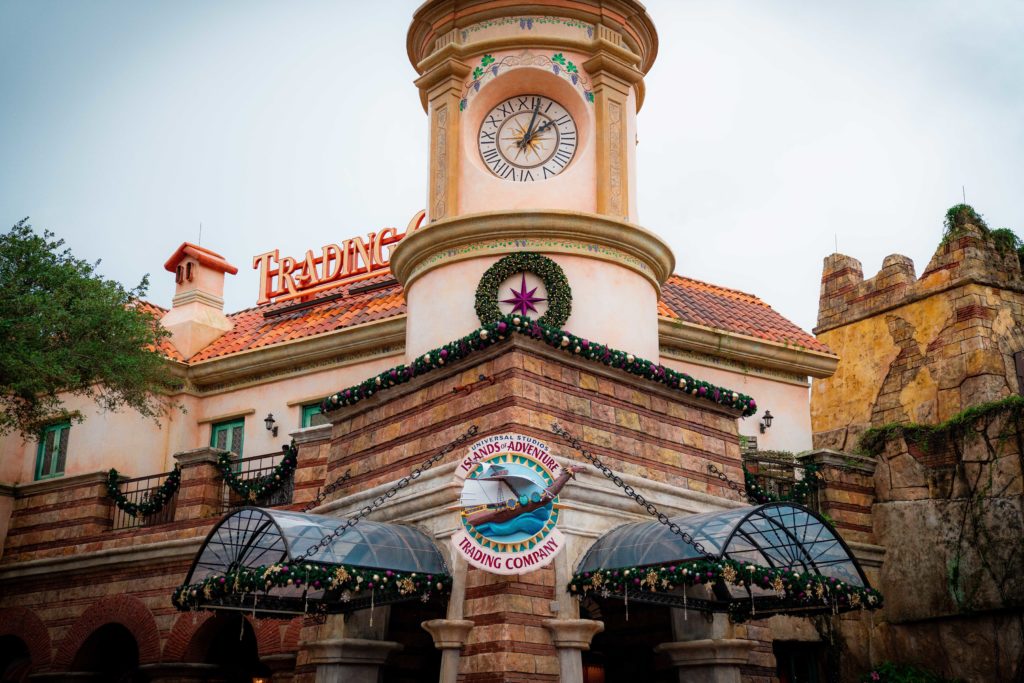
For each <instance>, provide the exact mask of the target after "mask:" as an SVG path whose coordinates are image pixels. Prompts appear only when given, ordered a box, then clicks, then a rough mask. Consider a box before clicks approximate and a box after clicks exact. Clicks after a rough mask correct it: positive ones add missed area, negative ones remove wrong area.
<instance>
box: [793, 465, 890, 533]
mask: <svg viewBox="0 0 1024 683" xmlns="http://www.w3.org/2000/svg"><path fill="white" fill-rule="evenodd" d="M800 462H801V463H803V464H804V465H818V466H820V467H822V468H823V470H822V474H823V475H824V476H825V479H826V481H827V484H825V485H823V486H821V487H819V488H818V509H819V510H821V512H824V513H827V514H828V515H829V516H830V517H832V519H833V521H834V522H835V526H836V529H837V530H838V531H839V533H841V534H842V535H843V539H844V540H845V541H847V542H850V541H858V542H861V543H875V542H876V538H875V533H874V526H873V522H872V517H871V506H872V505H874V503H875V500H876V495H875V467H876V465H877V461H876V460H875V459H874V458H866V457H864V456H862V455H853V454H850V453H843V452H840V451H833V450H829V449H827V448H821V449H817V450H813V451H811V452H810V453H808V454H806V455H802V456H800ZM830 465H831V466H832V467H829V466H830ZM890 466H891V464H890Z"/></svg>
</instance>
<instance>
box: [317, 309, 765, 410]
mask: <svg viewBox="0 0 1024 683" xmlns="http://www.w3.org/2000/svg"><path fill="white" fill-rule="evenodd" d="M513 334H521V335H523V336H526V337H530V338H532V339H537V340H539V341H542V342H544V343H545V344H547V345H548V346H553V347H554V348H556V349H559V350H560V351H562V352H564V353H568V354H573V355H575V356H578V357H580V358H584V359H586V360H589V361H592V362H594V363H601V364H603V365H607V366H610V367H613V368H618V369H620V370H623V371H625V372H628V373H630V374H633V375H638V376H640V377H643V378H644V379H647V380H649V381H651V382H658V383H660V384H664V385H665V386H667V387H669V388H671V389H675V390H676V391H680V392H682V393H684V394H689V395H691V396H692V397H693V398H696V399H699V400H702V401H709V402H711V403H717V404H719V405H722V406H726V407H729V408H733V409H735V410H739V411H740V412H741V414H742V415H743V416H744V417H748V416H750V415H753V414H754V413H756V412H757V403H756V402H755V401H754V399H753V398H751V397H750V396H747V395H745V394H741V393H739V392H736V391H732V390H731V389H726V388H725V387H719V386H715V385H714V384H711V383H710V382H704V381H701V380H699V379H694V378H693V377H691V376H690V375H687V374H686V373H683V372H676V371H675V370H672V369H670V368H667V367H665V366H664V365H660V364H657V363H654V362H652V361H649V360H645V359H643V358H639V357H636V356H634V355H633V354H631V353H627V352H625V351H620V350H618V349H613V348H611V347H610V346H605V345H604V344H599V343H597V342H592V341H590V340H588V339H584V338H583V337H578V336H576V335H574V334H572V333H570V332H566V331H564V330H560V329H558V328H555V327H548V326H547V325H543V324H541V323H539V322H535V321H533V320H531V319H530V318H527V317H525V316H519V315H507V316H505V317H503V318H501V319H500V320H497V321H495V322H491V323H488V324H486V325H484V326H483V327H480V328H477V329H476V330H474V331H473V332H471V333H470V334H468V335H466V336H465V337H463V338H461V339H457V340H455V341H453V342H449V343H447V344H445V345H444V346H442V347H439V348H436V349H433V350H431V351H428V352H427V353H424V354H423V355H421V356H418V357H417V358H416V360H414V361H413V362H412V363H411V364H409V365H399V366H397V367H394V368H391V369H390V370H385V371H384V372H382V373H380V374H379V375H376V376H374V377H371V378H370V379H367V380H365V381H363V382H361V383H360V384H357V385H355V386H352V387H349V388H348V389H343V390H342V391H339V392H337V393H334V394H331V395H330V396H328V397H327V398H326V399H324V401H323V403H321V404H320V408H321V410H322V411H323V412H325V413H329V412H331V411H332V410H337V409H338V408H340V407H342V406H349V405H354V404H356V403H358V402H359V401H362V400H363V399H366V398H369V397H370V396H373V395H374V394H375V393H377V392H379V391H383V390H385V389H387V388H388V387H393V386H396V385H398V384H404V383H405V382H408V381H410V380H411V379H412V378H413V377H417V376H419V375H422V374H425V373H427V372H431V371H433V370H436V369H438V368H439V367H441V366H443V365H444V364H445V363H451V362H453V361H457V360H459V359H460V358H465V357H466V356H469V355H470V354H472V353H474V352H475V351H479V350H480V349H484V348H487V347H488V346H491V345H493V344H497V343H500V342H502V341H504V340H506V339H508V338H509V337H511V336H512V335H513Z"/></svg>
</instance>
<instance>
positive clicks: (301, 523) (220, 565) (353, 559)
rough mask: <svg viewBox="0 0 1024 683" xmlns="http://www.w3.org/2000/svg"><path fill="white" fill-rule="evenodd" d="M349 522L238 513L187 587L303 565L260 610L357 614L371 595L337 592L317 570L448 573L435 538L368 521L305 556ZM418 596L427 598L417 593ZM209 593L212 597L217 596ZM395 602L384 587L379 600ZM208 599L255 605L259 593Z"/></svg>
mask: <svg viewBox="0 0 1024 683" xmlns="http://www.w3.org/2000/svg"><path fill="white" fill-rule="evenodd" d="M344 523H345V520H344V519H340V518H338V517H329V516H326V515H311V514H304V513H299V512H287V511H282V510H270V509H263V508H251V507H250V508H242V509H240V510H237V511H236V512H234V513H232V514H230V515H228V516H227V517H225V518H224V519H223V520H221V521H220V523H219V524H217V526H215V527H214V528H213V530H212V531H211V532H210V534H209V536H207V538H206V541H205V542H204V543H203V546H202V548H200V550H199V553H198V555H197V556H196V559H195V561H194V562H193V563H192V568H191V569H190V570H189V573H188V576H187V577H186V579H185V587H193V588H197V589H199V590H198V592H199V593H200V594H201V593H202V587H203V586H204V581H220V582H221V583H222V584H223V583H224V582H225V579H223V578H219V577H225V576H236V575H238V574H239V573H242V574H247V573H248V574H250V575H262V576H265V575H263V574H261V572H263V571H266V570H265V568H267V567H272V566H280V565H285V566H288V565H289V564H291V563H295V564H294V568H293V571H294V576H295V577H296V579H297V580H296V581H295V585H292V582H291V581H289V582H288V585H285V586H274V587H272V588H270V587H269V586H270V584H269V583H268V584H267V586H268V589H267V590H266V591H265V592H263V591H260V596H259V600H258V601H259V602H260V603H261V604H260V607H259V608H256V609H255V611H256V612H264V613H269V612H275V613H277V614H284V613H286V612H292V613H294V612H295V611H296V610H297V611H298V612H299V613H302V612H304V611H306V610H307V609H308V603H311V602H316V603H318V604H320V605H323V604H324V603H332V604H331V605H329V608H320V609H319V611H350V610H351V609H358V608H360V607H362V606H363V605H362V602H366V601H369V600H371V598H370V597H369V596H366V598H365V600H360V599H352V598H351V597H350V596H349V595H348V594H347V593H343V592H342V591H333V592H332V591H331V590H329V588H328V585H327V584H324V585H321V584H320V582H317V585H315V586H314V585H310V581H309V578H310V576H311V575H310V573H309V572H310V571H313V572H314V573H315V575H316V576H323V574H322V572H324V571H328V572H330V571H334V570H335V569H336V568H338V567H342V566H345V567H348V568H349V570H352V571H355V570H364V569H365V570H370V573H371V574H372V572H373V570H380V573H381V574H386V575H387V576H396V577H398V576H403V575H411V576H428V575H429V576H434V575H437V576H446V575H447V574H448V567H447V565H446V564H445V561H444V557H443V556H442V555H441V552H440V551H439V550H438V548H437V546H436V545H434V542H433V541H432V540H431V539H430V537H429V536H427V535H426V534H424V533H423V532H422V531H420V530H418V529H415V528H413V527H411V526H405V525H401V524H388V523H384V522H370V521H367V520H361V521H360V522H359V523H358V524H357V525H355V526H353V527H351V528H349V529H347V530H346V531H345V532H344V533H342V534H340V535H339V536H338V537H337V538H334V539H332V540H331V541H330V542H329V543H327V544H326V545H325V546H324V547H320V548H317V550H316V551H315V552H313V553H312V554H310V555H309V556H308V557H306V556H305V553H306V552H307V551H308V550H309V549H310V548H312V547H315V546H317V545H318V544H319V543H320V542H321V541H322V540H323V539H324V538H326V537H328V536H330V535H331V534H332V533H333V532H334V530H335V529H337V528H338V527H340V526H342V525H343V524H344ZM311 567H312V568H313V569H312V570H311ZM303 576H306V579H307V580H306V582H305V585H301V584H302V581H299V580H298V579H300V578H301V577H303ZM368 576H369V574H368ZM385 581H386V580H385ZM261 585H262V583H261ZM367 585H368V586H371V585H372V584H369V583H368V584H367ZM332 593H336V594H332ZM195 594H196V591H193V595H195ZM245 595H248V597H245ZM200 597H201V595H200ZM392 597H395V596H392ZM410 597H421V595H412V594H411V592H410ZM207 598H211V594H210V593H208V594H207ZM246 600H248V601H249V603H246ZM338 601H343V602H344V605H334V604H333V603H335V602H338ZM387 601H389V600H388V599H387V597H386V596H385V595H384V594H383V593H381V592H377V594H376V602H377V604H384V603H385V602H387ZM390 601H395V600H390ZM202 602H203V604H201V605H200V607H202V608H207V609H231V608H242V607H244V605H245V604H253V603H254V599H253V597H252V593H251V592H249V593H247V594H246V593H245V592H244V591H243V595H242V596H236V595H230V596H225V595H222V594H218V595H217V597H216V599H208V600H206V601H202ZM369 604H372V603H369Z"/></svg>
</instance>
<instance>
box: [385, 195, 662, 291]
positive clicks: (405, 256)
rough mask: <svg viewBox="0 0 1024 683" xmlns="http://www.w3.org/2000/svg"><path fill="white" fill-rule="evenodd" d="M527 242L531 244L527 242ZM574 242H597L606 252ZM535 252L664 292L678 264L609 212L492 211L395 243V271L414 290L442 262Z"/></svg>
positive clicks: (654, 240) (653, 238) (654, 239)
mask: <svg viewBox="0 0 1024 683" xmlns="http://www.w3.org/2000/svg"><path fill="white" fill-rule="evenodd" d="M524 240H526V241H527V246H526V247H524V246H522V243H523V241H524ZM534 240H539V241H543V246H541V245H539V244H533V245H532V246H531V245H530V244H529V243H530V242H531V241H534ZM560 243H561V244H562V245H564V246H559V244H560ZM482 245H484V246H482ZM569 245H596V246H598V247H603V248H604V249H605V250H606V253H601V252H595V251H589V250H584V249H576V248H570V246H569ZM531 250H532V251H538V252H543V253H562V254H572V255H579V256H586V257H588V258H597V259H602V260H605V261H610V262H613V263H617V264H619V265H622V266H624V267H626V268H629V269H630V270H633V271H634V272H636V273H637V274H639V275H641V276H642V277H644V278H646V279H647V280H648V281H649V282H650V283H651V285H652V286H653V287H654V289H655V291H657V292H659V293H660V291H661V285H662V283H664V282H665V281H666V280H667V279H668V278H669V276H670V275H671V274H672V269H673V268H674V267H675V257H674V256H673V255H672V250H671V249H670V248H669V246H668V244H666V243H665V242H664V241H663V240H662V239H661V238H660V237H658V236H657V235H655V234H654V233H652V232H649V231H647V230H645V229H644V228H641V227H640V226H638V225H634V224H632V223H627V222H625V221H622V220H618V219H615V218H612V217H610V216H601V215H598V214H590V213H582V212H573V211H554V210H546V211H520V212H516V213H507V212H503V211H498V212H490V211H488V212H482V213H474V214H468V215H464V216H455V217H453V218H447V219H443V220H439V221H437V222H435V223H432V224H431V226H430V228H429V229H424V230H418V231H416V232H415V233H413V234H412V235H410V236H409V237H407V238H405V239H404V240H402V241H401V242H400V243H399V244H398V246H396V247H395V250H394V253H393V254H392V256H391V272H392V273H394V275H395V277H396V278H397V279H398V281H399V282H401V283H402V286H403V287H405V288H409V287H410V286H411V285H412V283H413V282H415V280H416V279H417V278H418V277H420V276H422V275H424V274H425V273H428V272H430V271H431V270H433V269H435V268H437V267H439V266H442V265H446V264H449V263H453V262H458V261H464V260H467V259H472V258H480V257H490V256H502V255H505V254H511V253H514V252H519V251H531Z"/></svg>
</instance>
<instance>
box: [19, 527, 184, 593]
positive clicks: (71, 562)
mask: <svg viewBox="0 0 1024 683" xmlns="http://www.w3.org/2000/svg"><path fill="white" fill-rule="evenodd" d="M202 545H203V537H195V538H184V539H175V540H173V541H158V542H156V543H147V544H145V545H133V546H125V547H121V548H107V549H104V550H95V551H92V552H90V553H88V554H82V555H67V556H61V557H45V558H40V559H37V560H25V561H19V562H18V563H17V564H16V565H14V566H6V567H2V568H0V583H2V582H5V581H11V580H14V579H21V578H27V577H33V576H50V575H52V574H54V573H56V572H77V571H83V570H86V569H94V568H97V567H103V568H110V567H113V566H116V565H126V564H133V565H134V564H141V563H143V562H151V561H154V560H167V559H171V560H180V559H182V558H187V559H189V560H191V559H192V558H193V557H195V554H196V552H198V551H199V548H200V547H201V546H202Z"/></svg>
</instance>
